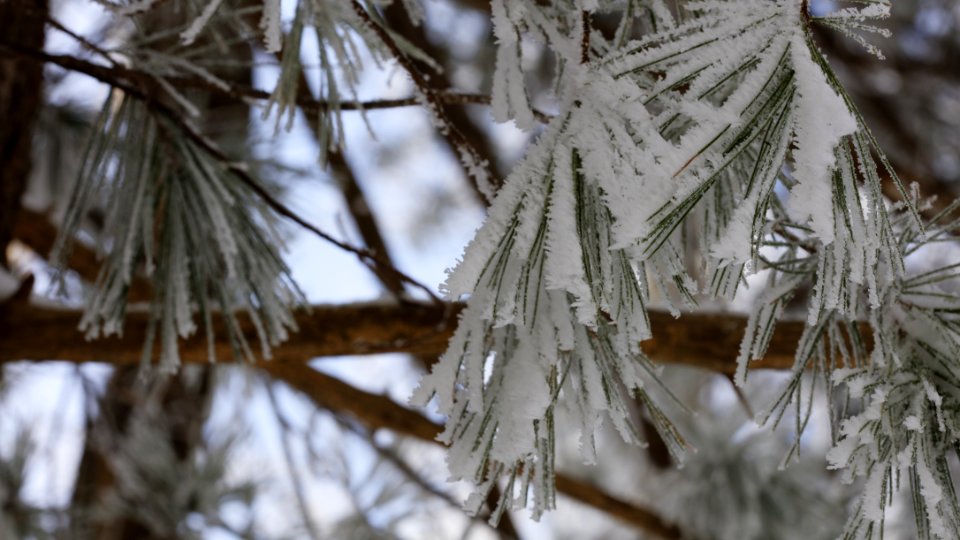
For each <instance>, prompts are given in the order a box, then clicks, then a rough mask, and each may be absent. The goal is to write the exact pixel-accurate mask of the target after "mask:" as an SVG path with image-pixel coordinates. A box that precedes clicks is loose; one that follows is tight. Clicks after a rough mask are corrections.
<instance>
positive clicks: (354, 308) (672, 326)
mask: <svg viewBox="0 0 960 540" xmlns="http://www.w3.org/2000/svg"><path fill="white" fill-rule="evenodd" d="M460 309H462V306H461V305H460V304H449V305H446V306H443V305H434V304H419V303H409V304H351V305H333V306H323V305H318V306H313V307H312V308H311V309H310V312H306V311H303V312H299V313H298V314H297V315H296V321H297V325H298V326H299V328H300V331H299V332H297V333H295V334H293V335H292V336H291V337H290V339H289V340H288V341H287V342H286V343H284V344H283V345H281V346H279V347H276V348H275V349H274V350H273V360H271V361H269V362H265V361H260V362H258V363H257V365H261V366H262V365H270V364H280V363H304V362H306V361H307V360H309V359H311V358H315V357H321V356H351V355H367V354H376V353H385V352H402V353H412V354H423V355H438V354H440V353H442V352H443V351H444V350H445V349H446V345H447V341H448V340H449V339H450V336H451V335H452V333H453V330H454V328H455V326H456V321H457V314H458V313H459V312H460ZM239 317H240V322H241V328H242V330H243V333H244V335H245V336H246V337H247V339H248V340H250V341H251V342H256V341H257V337H256V331H255V329H254V327H253V325H252V324H251V323H250V322H249V321H248V320H246V319H245V318H244V317H243V315H242V314H241V315H240V316H239ZM79 319H80V313H79V312H77V311H73V310H63V309H50V308H42V307H36V306H25V305H9V306H6V307H4V308H3V309H2V310H0V363H3V362H11V361H17V360H38V361H42V360H65V361H71V362H78V363H80V362H108V363H112V364H118V365H119V364H131V363H135V362H138V361H139V358H140V354H141V350H142V347H143V343H144V339H145V336H146V325H147V321H148V314H147V313H145V312H141V311H137V312H132V313H130V314H128V317H127V323H126V326H125V328H124V333H123V337H110V338H104V339H100V340H96V341H88V340H86V339H84V337H83V336H82V335H81V334H80V333H78V332H77V331H76V327H77V323H78V322H79ZM650 321H651V324H652V328H653V335H654V336H655V337H654V338H653V339H649V340H647V341H644V342H643V343H642V347H643V350H644V352H645V353H646V354H647V356H649V357H650V358H651V359H653V360H655V361H657V362H662V363H667V364H683V365H687V366H694V367H700V368H704V369H709V370H712V371H715V372H717V373H724V374H730V373H734V371H735V369H736V358H737V354H738V353H739V349H740V339H741V338H742V336H743V332H744V329H745V327H746V322H747V321H746V317H744V316H742V315H735V314H729V313H687V314H684V315H683V316H681V317H680V318H678V319H675V318H674V317H672V316H671V315H670V314H669V313H665V312H661V311H651V312H650ZM803 328H804V323H803V322H802V321H780V322H779V323H777V326H776V330H775V331H774V334H773V339H772V341H771V343H770V348H769V350H768V351H767V355H766V356H765V357H764V358H763V359H762V360H759V361H757V362H753V363H751V368H755V369H756V368H760V369H790V368H791V367H792V366H793V359H794V353H795V352H796V346H797V343H798V341H799V339H800V335H801V334H802V333H803ZM214 331H215V334H216V335H217V336H219V337H218V338H217V341H216V343H215V347H214V348H215V351H216V357H217V359H219V360H229V359H230V358H232V352H231V349H230V344H229V343H228V341H227V340H226V332H225V331H224V327H223V323H222V321H221V320H219V318H217V319H216V320H215V321H214ZM861 331H862V332H863V335H864V337H865V339H866V347H867V349H868V350H869V349H870V347H871V346H872V343H871V340H870V333H869V329H868V328H867V327H866V326H865V325H864V326H863V327H862V328H861ZM180 357H181V359H182V360H183V361H184V362H187V363H206V362H207V361H208V357H207V344H206V342H205V340H204V338H202V337H199V336H195V337H193V338H190V339H187V340H184V341H182V342H181V345H180Z"/></svg>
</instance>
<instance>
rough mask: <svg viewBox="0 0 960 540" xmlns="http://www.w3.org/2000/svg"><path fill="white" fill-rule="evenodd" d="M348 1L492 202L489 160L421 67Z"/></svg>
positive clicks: (496, 182) (492, 175)
mask: <svg viewBox="0 0 960 540" xmlns="http://www.w3.org/2000/svg"><path fill="white" fill-rule="evenodd" d="M351 4H352V5H353V11H354V12H355V13H356V14H357V17H359V18H360V19H361V20H362V21H363V23H364V24H365V25H366V26H367V27H369V28H370V30H372V31H373V32H374V33H375V34H376V35H377V37H379V38H380V41H382V42H383V44H384V45H385V46H386V47H387V49H388V50H389V51H390V53H391V54H392V55H393V56H394V58H396V60H397V62H398V63H399V64H400V66H401V67H403V69H405V70H406V71H407V73H409V75H410V78H411V79H412V80H413V84H414V85H415V86H416V87H417V91H419V92H420V93H421V94H422V95H423V99H424V100H425V101H426V103H425V105H427V108H428V109H429V112H430V113H431V114H432V116H433V117H434V119H435V120H436V122H437V123H438V124H439V126H440V132H441V133H442V134H443V135H444V136H445V137H446V138H447V140H448V141H450V145H451V146H453V148H454V149H455V150H456V152H457V153H458V154H459V156H458V157H459V158H460V162H461V164H462V165H463V168H464V170H465V171H466V173H467V176H468V177H470V178H472V179H473V181H474V182H475V183H476V185H477V188H478V189H479V190H480V192H481V193H483V195H484V196H485V197H486V198H487V202H488V203H489V202H491V201H492V200H493V196H494V193H495V192H496V188H497V187H498V186H499V185H500V180H499V179H497V177H496V174H495V173H494V172H493V169H492V168H491V166H490V162H489V161H487V160H486V159H484V158H483V157H482V156H481V155H480V153H479V152H477V149H476V148H474V147H473V145H472V144H470V141H468V140H467V138H466V137H464V136H463V133H461V132H460V130H459V129H458V128H457V126H456V125H454V123H453V122H451V121H450V119H449V118H448V117H447V114H446V112H445V111H444V109H443V105H444V101H443V99H442V97H441V94H440V93H439V92H437V91H436V90H435V89H434V88H433V87H432V86H431V85H430V84H429V83H428V82H427V80H426V78H425V77H424V75H423V74H422V73H420V70H419V69H417V66H416V65H414V63H413V61H412V60H411V59H410V57H408V56H407V55H406V54H405V53H404V52H403V51H402V50H401V49H400V47H399V46H398V45H397V43H396V41H394V39H393V37H392V36H391V35H390V34H389V33H388V32H387V31H386V30H385V29H384V28H383V27H382V26H381V25H379V24H377V23H376V22H375V21H374V20H373V19H372V18H370V14H369V13H367V10H366V9H364V7H363V6H362V5H360V2H359V1H358V0H351Z"/></svg>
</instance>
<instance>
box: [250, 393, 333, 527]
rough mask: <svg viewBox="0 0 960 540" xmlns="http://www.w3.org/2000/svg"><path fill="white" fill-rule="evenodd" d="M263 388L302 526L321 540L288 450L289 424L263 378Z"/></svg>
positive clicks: (274, 394) (291, 453) (291, 454)
mask: <svg viewBox="0 0 960 540" xmlns="http://www.w3.org/2000/svg"><path fill="white" fill-rule="evenodd" d="M262 380H263V386H264V388H265V389H266V391H267V397H268V398H269V399H270V406H271V408H272V409H273V415H274V418H275V419H276V421H277V427H279V428H280V446H281V448H283V457H284V461H285V462H286V466H287V474H288V475H289V476H290V484H291V485H292V486H293V493H294V496H295V497H296V499H297V506H298V507H299V509H300V515H301V518H302V519H303V526H304V527H305V528H306V529H307V534H309V535H310V538H312V539H313V540H317V539H318V538H321V536H320V533H319V531H317V528H316V526H314V524H313V519H312V518H311V517H310V507H309V506H308V505H307V495H306V493H305V492H304V490H303V484H302V483H300V476H299V475H298V474H297V471H296V468H295V467H294V465H293V451H292V450H291V448H290V441H289V440H288V439H287V435H288V433H289V432H290V424H289V423H288V422H287V419H286V418H284V417H283V414H281V413H280V404H279V403H278V402H277V396H276V393H275V392H274V391H273V386H272V384H273V381H272V380H270V379H268V378H266V377H264V378H263V379H262Z"/></svg>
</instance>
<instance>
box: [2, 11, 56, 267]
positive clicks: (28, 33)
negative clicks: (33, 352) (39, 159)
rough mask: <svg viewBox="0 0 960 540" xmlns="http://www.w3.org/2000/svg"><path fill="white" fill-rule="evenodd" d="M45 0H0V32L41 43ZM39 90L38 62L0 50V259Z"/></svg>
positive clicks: (22, 185)
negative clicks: (5, 53)
mask: <svg viewBox="0 0 960 540" xmlns="http://www.w3.org/2000/svg"><path fill="white" fill-rule="evenodd" d="M47 9H48V8H47V2H46V0H16V1H13V0H5V1H2V2H0V35H2V36H4V39H5V40H8V41H12V42H16V43H20V44H22V45H23V46H24V47H31V48H35V49H42V48H43V41H44V22H43V20H44V17H45V16H46V13H47ZM42 94H43V66H42V65H41V64H38V63H36V62H31V61H28V60H24V59H22V58H17V57H13V56H9V55H0V118H2V119H3V120H2V121H0V264H2V265H3V266H6V265H7V255H6V247H7V244H9V243H10V240H11V239H12V238H13V228H14V225H15V224H16V222H17V215H18V213H19V210H20V199H21V197H22V196H23V193H24V190H25V189H26V186H27V178H28V177H29V175H30V167H31V147H32V144H33V141H32V132H33V121H34V118H36V116H37V111H38V110H39V108H40V104H41V97H42Z"/></svg>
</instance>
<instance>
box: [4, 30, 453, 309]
mask: <svg viewBox="0 0 960 540" xmlns="http://www.w3.org/2000/svg"><path fill="white" fill-rule="evenodd" d="M4 48H5V49H8V50H12V51H14V52H17V53H20V54H24V55H27V56H31V57H34V58H38V59H41V60H44V61H46V62H51V63H55V64H57V65H60V66H63V67H66V68H67V69H71V70H76V71H82V72H83V73H86V74H88V75H90V76H92V77H94V78H96V79H98V80H100V81H102V82H104V83H107V84H109V85H111V86H113V87H115V88H118V89H120V90H123V91H124V92H125V93H126V94H127V95H129V96H131V97H133V98H135V99H138V100H140V101H143V102H144V103H146V104H147V105H148V106H149V107H150V108H151V109H152V110H154V111H156V112H158V113H160V114H162V115H163V116H164V117H165V118H167V119H168V120H170V121H171V122H172V123H173V124H174V125H175V126H176V127H177V128H178V129H179V130H181V131H182V132H183V133H184V134H185V135H186V136H187V137H188V138H190V140H191V141H193V142H194V143H195V144H197V145H198V146H199V147H200V148H201V149H202V150H204V151H205V152H207V153H208V154H210V156H211V157H213V158H214V159H216V160H217V161H219V162H220V163H221V164H223V166H225V167H226V168H227V169H228V170H229V171H230V172H232V173H233V174H234V175H235V176H236V177H237V178H238V179H239V180H240V181H241V182H243V183H244V184H245V185H246V186H247V187H248V188H250V189H251V191H253V192H254V193H255V194H256V195H257V196H258V197H260V199H261V200H263V202H264V203H265V204H266V205H267V206H269V207H270V208H271V209H272V210H273V211H274V212H276V213H277V214H279V215H280V216H283V217H285V218H287V219H289V220H291V221H293V222H294V223H296V224H298V225H300V226H301V227H303V228H304V229H306V230H308V231H310V232H312V233H313V234H315V235H316V236H318V237H320V238H322V239H323V240H325V241H327V242H329V243H331V244H333V245H335V246H337V247H338V248H340V249H342V250H344V251H347V252H350V253H353V254H354V255H356V256H357V258H358V259H359V260H360V261H361V263H363V264H364V265H365V266H367V267H368V268H371V269H372V268H378V269H380V270H383V271H385V272H388V273H390V274H392V275H394V276H396V277H397V278H399V279H401V280H402V281H404V282H405V283H408V284H410V285H411V286H413V287H415V288H417V289H420V290H422V291H423V292H425V293H426V294H427V296H428V297H429V298H430V299H431V300H432V301H434V302H436V303H440V302H441V300H440V298H439V297H437V295H436V294H435V293H434V292H433V290H431V289H430V288H429V287H427V286H426V285H424V284H422V283H420V282H419V281H417V280H415V279H413V278H412V277H410V276H408V275H407V274H405V273H403V272H401V271H400V270H398V269H396V268H394V267H392V266H390V265H389V264H387V263H386V262H385V261H383V260H382V259H381V258H380V257H379V256H378V255H377V254H375V253H373V252H371V251H370V250H367V249H363V248H359V247H356V246H353V245H350V244H348V243H346V242H343V241H340V240H337V239H336V238H334V237H333V236H332V235H330V234H328V233H326V232H324V231H323V230H321V229H320V228H318V227H317V226H315V225H313V224H312V223H310V222H308V221H307V220H305V219H304V218H302V217H300V215H298V214H297V213H296V212H294V211H293V210H291V209H290V208H288V207H287V206H286V205H284V204H283V203H282V202H280V201H279V200H277V198H276V197H274V196H273V195H272V194H271V193H270V192H268V191H267V190H266V189H264V187H263V186H261V185H260V183H259V182H257V181H256V179H254V178H253V177H252V176H251V175H250V173H248V172H247V171H246V170H245V169H244V168H243V167H242V166H241V165H238V164H236V163H234V162H232V161H231V160H230V159H229V158H228V157H227V156H226V155H225V154H224V153H223V152H222V151H221V150H220V149H219V148H218V147H217V146H216V145H215V144H213V143H212V142H211V141H209V140H207V138H206V137H204V136H203V135H201V134H200V133H199V132H197V131H196V130H195V129H193V127H191V126H190V125H189V124H188V123H186V122H185V121H184V119H183V117H182V116H181V115H180V114H179V113H178V112H177V111H175V110H173V109H172V108H171V107H170V106H168V105H166V104H164V103H163V102H162V101H160V100H159V99H158V98H157V97H155V96H154V93H153V92H151V91H149V90H148V89H147V87H146V85H145V84H144V83H145V81H143V80H142V78H141V77H140V76H134V77H132V80H128V81H123V80H121V79H120V78H111V76H110V75H112V74H114V73H118V74H122V75H129V74H130V73H137V72H134V71H132V70H128V69H126V68H109V67H106V66H99V65H97V64H93V63H90V62H86V61H83V60H80V59H78V58H74V57H71V56H63V55H51V54H48V53H46V52H43V51H35V50H31V49H27V48H23V47H20V46H18V45H16V44H12V43H5V42H0V49H4Z"/></svg>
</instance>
